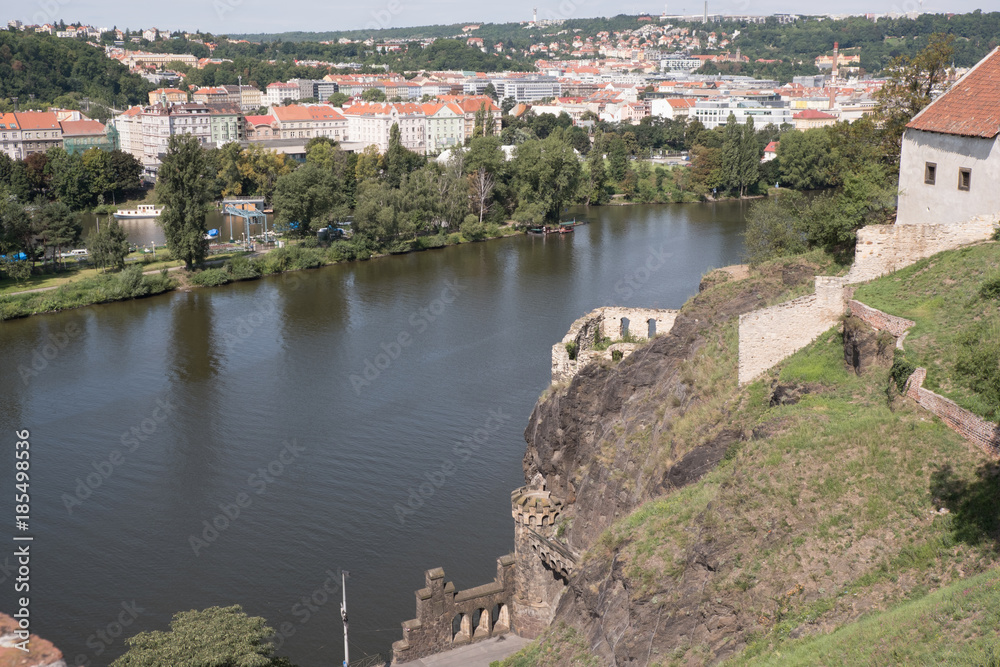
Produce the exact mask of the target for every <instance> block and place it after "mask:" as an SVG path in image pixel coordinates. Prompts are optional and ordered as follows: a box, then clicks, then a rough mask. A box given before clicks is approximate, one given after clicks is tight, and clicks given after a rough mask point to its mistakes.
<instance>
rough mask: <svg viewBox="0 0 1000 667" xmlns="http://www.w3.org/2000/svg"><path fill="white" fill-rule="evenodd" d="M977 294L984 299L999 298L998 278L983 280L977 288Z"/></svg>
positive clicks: (999, 284) (999, 280)
mask: <svg viewBox="0 0 1000 667" xmlns="http://www.w3.org/2000/svg"><path fill="white" fill-rule="evenodd" d="M979 296H981V297H983V298H984V299H1000V278H993V279H992V280H987V281H986V282H984V283H983V284H982V286H981V287H980V288H979Z"/></svg>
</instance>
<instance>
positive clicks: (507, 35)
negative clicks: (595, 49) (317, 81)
mask: <svg viewBox="0 0 1000 667" xmlns="http://www.w3.org/2000/svg"><path fill="white" fill-rule="evenodd" d="M542 18H547V17H544V16H543V17H542ZM639 18H640V17H639V15H636V16H626V15H619V16H615V17H611V18H589V19H568V20H566V21H565V22H563V23H562V24H561V25H559V26H558V27H552V26H549V27H531V28H529V27H527V24H523V23H484V24H481V27H480V28H479V29H477V30H474V31H470V32H468V33H467V35H468V36H475V37H481V38H483V41H484V42H486V43H496V42H503V43H504V44H505V45H506V46H508V47H511V46H513V47H517V48H527V46H528V45H530V44H532V43H535V42H539V41H543V37H546V36H548V35H551V34H552V33H555V32H559V31H561V30H566V31H568V34H574V33H575V34H578V35H580V36H581V37H594V36H595V35H596V34H597V33H598V32H601V31H610V32H614V31H623V30H635V29H637V28H640V27H642V26H648V25H650V22H649V21H648V19H647V20H646V21H640V20H639ZM653 19H654V22H653V24H654V25H660V22H659V21H658V20H657V19H658V17H655V16H654V17H653ZM464 25H465V24H461V23H456V24H451V25H428V26H415V27H409V28H388V29H385V30H374V31H373V30H346V31H329V32H312V33H310V32H286V33H280V34H254V35H232V37H233V38H240V39H248V40H251V41H261V42H274V41H281V42H286V43H287V42H314V41H315V42H318V41H335V40H337V39H339V38H341V37H345V38H348V39H355V40H357V39H368V38H369V37H372V38H374V39H375V40H389V39H405V38H410V39H419V38H431V37H453V36H456V35H462V34H463V33H462V27H463V26H464ZM677 25H678V26H684V27H690V28H692V29H694V30H705V29H706V28H707V29H708V30H712V31H718V32H725V33H727V34H732V33H733V32H734V31H735V30H739V31H740V35H739V37H738V38H737V39H736V40H735V41H734V42H733V46H738V47H739V48H740V50H741V52H742V54H743V55H746V56H749V57H750V59H751V61H755V60H757V59H758V58H761V59H768V60H772V59H774V60H784V61H786V62H788V63H789V64H791V63H793V62H796V61H799V60H801V61H803V62H804V63H806V64H811V62H812V60H813V59H814V58H815V57H816V56H818V55H820V54H823V53H829V52H830V51H831V50H832V49H833V43H834V42H835V41H838V42H840V47H841V49H851V48H855V47H860V54H861V67H863V68H864V69H865V71H866V72H869V73H875V72H879V71H881V70H882V69H883V68H884V67H885V66H886V65H887V64H888V63H889V61H890V60H892V59H893V58H895V57H896V56H899V55H908V56H912V55H914V54H916V53H917V52H918V51H920V50H921V49H923V48H924V47H925V46H926V44H927V37H929V36H930V35H931V34H933V33H935V32H943V33H949V34H954V35H955V36H956V37H957V39H956V40H955V45H954V46H955V65H957V66H958V67H971V66H972V65H974V64H976V62H978V61H979V60H980V59H982V57H983V56H984V55H986V54H987V53H988V52H989V51H990V50H991V49H993V48H995V47H996V46H997V45H1000V12H988V13H984V12H982V11H981V10H976V11H974V12H971V13H968V14H954V15H947V14H924V15H922V16H919V17H917V18H916V19H907V18H900V19H879V20H878V21H877V22H872V21H870V20H868V19H865V18H862V17H849V18H846V19H839V20H831V19H826V18H820V17H805V18H803V19H801V20H799V21H796V22H794V23H790V24H779V23H778V22H777V20H776V19H769V20H768V21H767V23H765V24H755V23H745V22H732V21H727V22H722V23H711V24H709V25H708V26H705V25H704V24H702V23H701V22H697V23H691V24H683V23H679V24H677ZM576 31H579V32H578V33H577V32H576ZM491 45H492V44H491ZM705 53H712V52H710V51H705ZM746 73H748V74H749V73H752V72H751V71H748V72H746Z"/></svg>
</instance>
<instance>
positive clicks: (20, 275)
mask: <svg viewBox="0 0 1000 667" xmlns="http://www.w3.org/2000/svg"><path fill="white" fill-rule="evenodd" d="M4 270H5V271H6V272H7V275H8V276H10V277H11V278H13V279H14V280H16V281H17V282H18V283H23V282H24V281H25V280H27V279H28V278H30V277H31V264H30V263H29V262H28V261H27V260H21V261H19V262H10V263H8V264H6V265H5V266H4Z"/></svg>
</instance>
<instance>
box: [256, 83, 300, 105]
mask: <svg viewBox="0 0 1000 667" xmlns="http://www.w3.org/2000/svg"><path fill="white" fill-rule="evenodd" d="M301 98H302V96H301V95H300V90H299V86H298V84H294V83H281V82H280V81H276V82H275V83H269V84H267V91H266V93H265V96H264V103H265V104H266V105H267V106H277V105H279V104H284V102H285V100H298V99H301Z"/></svg>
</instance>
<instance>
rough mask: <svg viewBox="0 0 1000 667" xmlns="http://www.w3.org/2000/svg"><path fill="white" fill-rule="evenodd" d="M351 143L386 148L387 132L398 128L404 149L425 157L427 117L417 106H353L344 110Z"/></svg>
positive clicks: (382, 150)
mask: <svg viewBox="0 0 1000 667" xmlns="http://www.w3.org/2000/svg"><path fill="white" fill-rule="evenodd" d="M344 115H345V116H346V117H347V133H348V135H349V136H350V137H351V141H359V142H361V143H362V144H364V145H366V146H368V145H374V146H376V147H377V148H378V150H379V151H380V152H383V153H384V152H385V151H386V150H388V148H389V129H390V128H391V127H392V126H393V125H399V131H400V136H401V139H402V143H403V146H405V147H406V148H408V149H410V150H411V151H414V152H415V153H419V154H421V155H424V154H425V153H426V152H427V117H426V116H425V115H424V110H423V107H422V106H421V105H419V104H412V103H401V104H354V105H352V106H349V107H347V108H345V109H344Z"/></svg>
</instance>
